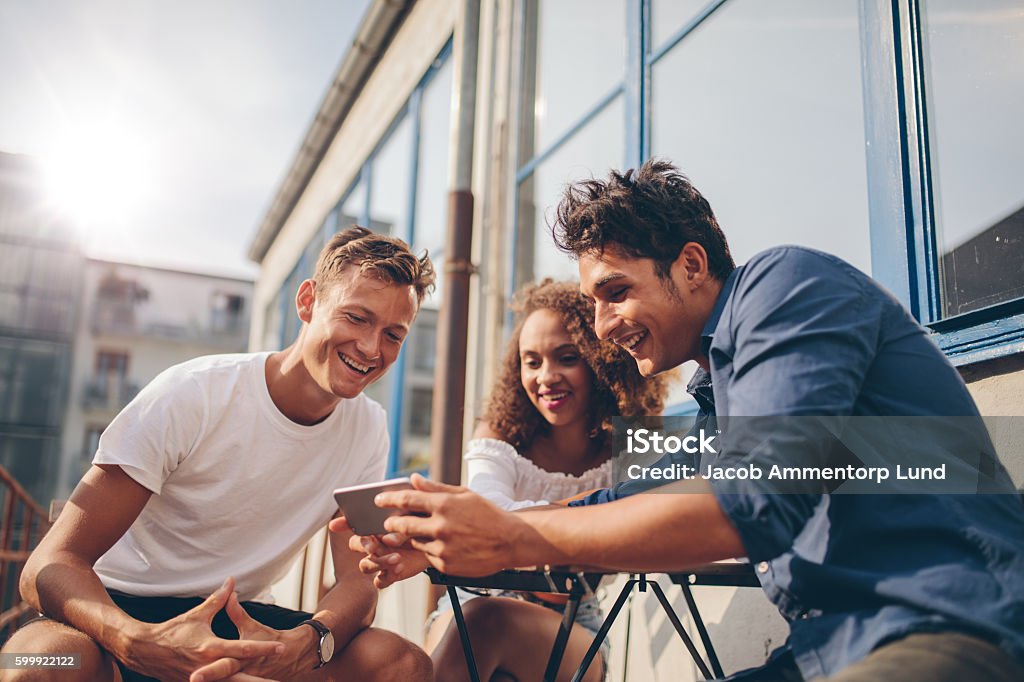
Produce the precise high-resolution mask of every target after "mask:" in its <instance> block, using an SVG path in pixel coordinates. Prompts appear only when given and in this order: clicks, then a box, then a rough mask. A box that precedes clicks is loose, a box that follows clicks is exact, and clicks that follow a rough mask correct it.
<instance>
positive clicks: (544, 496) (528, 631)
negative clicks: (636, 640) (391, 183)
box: [363, 280, 666, 682]
mask: <svg viewBox="0 0 1024 682" xmlns="http://www.w3.org/2000/svg"><path fill="white" fill-rule="evenodd" d="M513 310H514V311H515V312H516V313H517V314H518V323H517V325H516V328H515V330H514V331H513V333H512V338H511V341H510V343H509V346H508V350H507V351H506V353H505V357H504V360H503V362H502V366H501V371H500V374H499V376H498V379H497V382H496V383H495V385H494V387H493V389H492V390H491V394H490V398H489V400H488V403H487V407H486V409H485V411H484V415H483V417H482V418H481V421H480V424H479V425H478V427H477V429H476V431H475V432H474V436H473V440H471V441H470V442H469V443H468V444H467V446H466V452H465V455H464V461H465V462H466V468H467V481H466V484H467V486H468V487H469V488H470V489H472V490H474V491H475V492H477V493H479V494H481V495H482V496H484V497H486V498H487V499H489V500H490V501H491V502H493V503H494V504H496V505H497V506H499V507H502V508H503V509H509V510H512V509H522V508H526V507H531V506H536V505H547V504H551V503H553V502H555V501H558V500H564V499H566V498H570V497H573V496H576V495H579V494H580V493H583V492H586V491H590V490H593V489H596V488H603V487H608V486H609V485H610V484H611V483H612V462H611V457H612V434H611V429H612V423H611V422H612V417H615V416H619V415H621V416H623V417H632V416H637V415H644V414H659V413H660V412H661V409H662V405H663V402H664V398H665V394H666V386H665V381H664V379H663V378H661V377H655V378H653V379H644V378H643V377H642V376H641V375H640V373H639V372H638V371H637V368H636V362H635V361H634V360H633V359H632V358H631V357H630V356H629V354H628V353H627V352H626V351H625V350H624V349H623V348H621V347H619V346H617V345H615V344H613V343H611V342H607V341H601V340H599V339H598V338H597V336H596V334H595V333H594V330H593V327H592V326H591V324H592V320H593V319H594V308H593V303H592V302H590V301H588V300H587V299H586V298H584V297H583V296H582V295H581V294H580V292H579V285H578V284H576V283H570V282H553V281H552V280H545V281H543V282H541V283H540V284H537V285H533V286H530V287H527V288H526V289H524V290H523V291H522V292H520V294H519V295H518V296H517V297H516V299H515V302H514V304H513ZM368 549H369V550H370V552H371V554H373V550H374V549H376V550H377V551H378V552H380V553H379V554H376V555H374V556H372V558H370V557H368V560H366V559H364V566H363V567H364V570H367V569H380V573H379V574H378V577H377V580H376V582H377V584H378V586H379V587H382V586H384V585H387V584H390V583H391V582H394V581H395V580H401V579H403V578H405V577H408V576H410V575H413V574H414V573H416V572H419V571H421V570H422V569H423V568H425V567H426V563H425V560H424V559H423V558H422V555H419V554H418V553H413V552H404V551H400V552H397V553H391V554H389V552H393V551H394V550H389V549H385V548H381V547H379V546H378V545H377V544H376V543H373V545H372V546H371V547H368ZM459 594H460V598H459V601H460V603H462V604H463V610H464V612H465V616H466V621H467V623H469V627H470V630H471V631H472V632H473V642H474V644H473V650H474V655H475V657H476V662H477V668H478V670H479V672H480V679H482V680H539V679H541V678H542V677H543V672H544V668H545V666H546V664H547V656H548V653H549V650H550V647H551V642H552V641H554V637H555V633H556V632H557V630H558V628H559V625H560V623H561V619H562V614H561V610H562V608H564V604H565V602H564V600H562V601H561V602H559V601H558V600H557V598H555V597H554V595H543V597H542V596H540V595H531V594H525V593H517V592H503V593H501V594H500V595H497V596H493V595H492V596H490V597H488V598H480V599H477V598H476V597H477V596H479V595H477V594H473V593H469V592H467V591H464V590H462V591H460V593H459ZM602 620H603V618H602V615H601V613H600V610H599V608H598V605H597V600H596V599H595V598H593V597H591V598H588V599H585V600H584V601H583V602H582V603H581V604H580V608H579V611H578V612H577V617H576V625H575V626H574V628H573V631H572V633H571V634H570V636H569V641H568V644H567V646H566V650H565V656H564V658H563V662H562V668H561V670H560V671H559V676H558V679H559V680H561V679H563V678H564V679H566V680H567V679H569V677H570V676H571V674H572V672H573V671H574V670H575V668H576V666H578V665H579V662H580V660H582V658H583V655H584V653H585V652H586V650H587V648H588V647H589V646H590V642H591V641H592V640H593V636H594V634H595V633H596V632H597V630H598V628H599V627H600V625H601V622H602ZM427 625H428V633H427V640H426V649H427V651H428V652H430V653H431V656H432V658H433V660H434V668H435V674H436V679H437V680H439V681H454V680H464V679H468V674H467V671H466V665H465V660H464V659H463V653H462V645H461V643H460V640H459V637H458V633H457V632H456V631H455V628H454V627H452V614H451V602H450V601H449V599H448V596H447V595H445V596H444V597H442V599H441V601H440V602H439V604H438V609H437V610H436V611H435V612H434V613H433V614H431V616H430V618H429V619H428V621H427ZM605 644H606V645H607V640H605ZM607 652H608V648H607V646H605V647H604V648H603V649H602V652H601V659H602V661H601V663H600V664H597V662H596V661H595V664H594V665H592V666H591V667H590V669H589V671H588V673H587V677H586V678H585V679H586V680H588V682H594V681H595V680H599V679H601V678H602V676H603V672H602V671H603V668H604V666H605V665H606V659H607Z"/></svg>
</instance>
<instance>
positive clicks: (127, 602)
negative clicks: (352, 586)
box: [107, 590, 313, 682]
mask: <svg viewBox="0 0 1024 682" xmlns="http://www.w3.org/2000/svg"><path fill="white" fill-rule="evenodd" d="M107 592H108V593H109V594H110V598H111V599H113V600H114V603H115V604H117V606H118V608H120V609H121V610H123V611H124V612H125V613H127V614H128V615H129V616H131V617H132V618H135V619H136V620H141V621H142V622H144V623H162V622H164V621H166V620H170V619H171V618H174V617H176V616H180V615H181V614H183V613H185V612H186V611H188V610H189V609H193V608H195V607H196V606H199V605H200V604H201V603H203V599H201V598H199V597H136V596H133V595H130V594H124V593H123V592H118V591H116V590H107ZM242 608H243V609H245V611H246V613H248V614H249V615H250V616H251V617H252V619H253V620H255V621H257V622H259V623H262V624H264V625H266V626H267V627H271V628H274V629H275V630H290V629H292V628H294V627H297V626H298V625H299V624H300V623H301V622H302V621H304V620H308V619H309V618H312V617H313V614H311V613H306V612H305V611H293V610H292V609H286V608H283V607H281V606H275V605H274V604H261V603H259V602H254V601H244V602H242ZM213 633H214V634H215V635H217V636H218V637H221V638H223V639H238V630H237V629H236V628H235V625H234V623H232V622H231V619H230V618H228V614H227V613H226V612H225V611H223V610H221V612H220V613H218V614H217V615H216V616H215V617H214V619H213ZM117 665H118V667H119V668H120V669H121V676H122V677H123V678H124V679H125V682H143V681H147V682H148V681H149V680H153V679H154V678H152V677H146V676H145V675H140V674H139V673H137V672H135V671H133V670H129V669H128V668H126V667H124V665H123V664H122V663H121V662H120V661H118V662H117Z"/></svg>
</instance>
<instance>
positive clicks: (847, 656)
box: [576, 247, 1024, 679]
mask: <svg viewBox="0 0 1024 682" xmlns="http://www.w3.org/2000/svg"><path fill="white" fill-rule="evenodd" d="M702 343H703V347H702V349H703V351H704V353H705V355H706V356H707V358H708V360H709V364H710V369H711V371H710V373H707V372H704V371H703V370H698V372H697V374H696V375H695V376H694V379H693V380H692V381H691V382H690V385H689V386H688V388H687V390H688V391H690V393H691V394H692V395H693V396H694V398H695V399H696V400H697V403H698V405H699V406H700V413H699V414H698V420H697V425H696V426H695V430H696V429H698V428H700V427H701V426H702V425H703V424H704V423H705V422H706V421H707V420H708V419H712V418H714V417H715V415H716V414H717V415H719V416H726V415H744V416H768V415H819V416H821V415H837V416H848V415H849V416H936V417H941V416H972V415H977V414H978V411H977V407H976V406H975V404H974V402H973V400H972V399H971V397H970V394H969V393H968V392H967V388H966V386H964V383H963V381H962V380H961V378H960V376H959V375H958V374H957V372H956V370H955V369H954V368H953V367H952V366H951V365H950V364H949V362H948V361H947V360H946V358H945V356H943V355H942V353H941V351H939V349H938V348H937V347H936V345H935V344H934V343H933V342H932V341H931V339H929V338H928V335H927V332H926V331H925V330H924V329H923V328H922V327H921V326H920V325H919V324H917V323H916V322H915V321H914V320H913V318H912V317H911V316H910V314H909V313H908V312H907V311H906V309H905V308H903V306H902V305H900V303H899V302H898V301H897V300H896V299H895V298H893V297H892V296H891V295H890V294H889V293H887V292H886V291H885V290H883V289H882V288H881V287H879V286H878V285H877V284H876V283H875V282H874V281H873V280H872V279H870V278H869V277H867V276H866V275H864V274H863V273H861V272H860V271H858V270H857V269H856V268H854V267H852V266H850V265H849V264H847V263H846V262H844V261H842V260H840V259H839V258H836V257H834V256H830V255H828V254H824V253H820V252H817V251H813V250H810V249H805V248H800V247H781V248H775V249H771V250H768V251H765V252H763V253H761V254H759V255H757V256H755V257H754V258H752V259H751V260H750V261H749V262H748V263H747V264H746V265H744V266H742V267H740V268H737V269H736V270H735V271H734V272H733V273H732V274H731V275H730V276H729V278H728V279H727V281H726V282H725V284H724V287H723V289H722V292H721V294H720V295H719V297H718V300H717V301H716V303H715V306H714V309H713V312H712V314H711V316H710V318H709V320H708V322H707V324H706V326H705V328H704V330H703V339H702ZM690 465H691V466H692V465H693V462H690ZM650 487H652V484H651V483H649V482H647V483H641V482H632V481H630V482H625V483H621V484H619V485H617V486H615V487H613V488H610V489H607V490H603V491H599V492H597V493H594V494H593V495H591V496H590V497H588V498H586V499H584V500H581V501H579V502H577V503H576V504H595V503H602V502H609V501H612V500H615V499H618V498H620V497H624V496H627V495H631V494H634V493H636V492H640V491H641V490H643V489H647V488H650ZM712 490H713V492H714V494H715V496H716V498H717V500H718V501H719V503H720V504H721V506H722V509H723V510H724V511H725V513H726V514H727V516H728V517H729V519H730V520H731V521H732V523H733V525H734V526H735V527H736V530H737V531H738V532H739V535H740V538H741V540H742V542H743V545H744V547H745V548H746V550H747V555H748V557H749V558H750V560H751V562H752V563H754V564H755V566H756V568H757V576H758V578H759V579H760V581H761V585H762V587H763V589H764V591H765V593H766V594H767V596H768V598H769V599H770V600H771V601H772V602H773V603H774V604H775V605H776V606H777V607H778V609H779V611H780V612H781V613H782V615H783V616H784V617H785V618H786V619H787V620H788V621H789V624H790V637H789V640H788V641H787V644H786V647H788V648H789V649H790V650H791V651H792V653H793V655H794V658H795V660H796V663H797V665H798V667H799V668H800V671H801V673H802V674H803V676H804V677H805V678H806V679H813V678H817V677H823V676H828V675H833V674H835V673H836V672H838V671H839V670H842V669H843V668H845V667H846V666H848V665H850V664H851V663H853V662H855V661H857V660H860V659H861V658H863V657H864V656H866V655H867V654H868V653H870V652H871V650H872V649H874V648H876V647H877V646H879V645H881V644H883V643H885V642H886V641H889V640H892V639H895V638H899V637H902V636H904V635H907V634H909V633H912V632H928V631H949V630H953V631H960V632H966V633H972V634H975V635H978V636H981V637H983V638H985V639H987V640H989V641H992V642H994V643H995V644H998V645H999V646H1001V647H1003V648H1004V649H1005V650H1006V651H1008V652H1010V653H1011V654H1012V655H1015V656H1017V657H1018V658H1021V659H1024V505H1022V504H1021V500H1020V498H1019V497H1017V496H1016V495H980V494H978V495H852V494H846V495H843V494H835V495H830V494H819V495H814V494H801V495H796V494H789V495H781V494H764V492H763V489H760V488H758V487H757V486H756V485H753V484H752V483H751V482H750V481H712ZM784 650H785V648H784V649H782V650H780V651H777V652H776V654H779V653H781V652H782V651H784Z"/></svg>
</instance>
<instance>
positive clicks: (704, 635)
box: [681, 583, 725, 678]
mask: <svg viewBox="0 0 1024 682" xmlns="http://www.w3.org/2000/svg"><path fill="white" fill-rule="evenodd" d="M681 587H682V588H683V597H685V598H686V607H687V608H688V609H689V610H690V617H691V618H693V624H694V625H696V626H697V634H698V635H700V641H701V643H702V644H704V651H706V652H708V660H709V661H710V662H711V669H712V670H714V671H715V676H716V677H718V678H723V677H725V673H724V672H723V671H722V664H721V663H719V662H718V655H717V654H716V653H715V647H713V646H712V645H711V637H710V636H709V635H708V629H707V628H706V627H705V626H704V619H703V618H701V617H700V611H698V610H697V602H696V601H695V600H694V598H693V593H692V592H691V591H690V586H689V585H687V584H686V583H683V584H682V585H681Z"/></svg>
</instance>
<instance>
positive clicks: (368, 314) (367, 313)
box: [349, 303, 377, 320]
mask: <svg viewBox="0 0 1024 682" xmlns="http://www.w3.org/2000/svg"><path fill="white" fill-rule="evenodd" d="M349 311H350V312H351V311H355V312H357V313H359V314H360V315H362V316H363V317H365V318H367V319H369V320H376V319H377V313H375V312H373V311H372V310H370V309H369V308H367V307H366V306H364V305H359V304H357V303H354V304H352V305H351V306H349Z"/></svg>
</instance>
